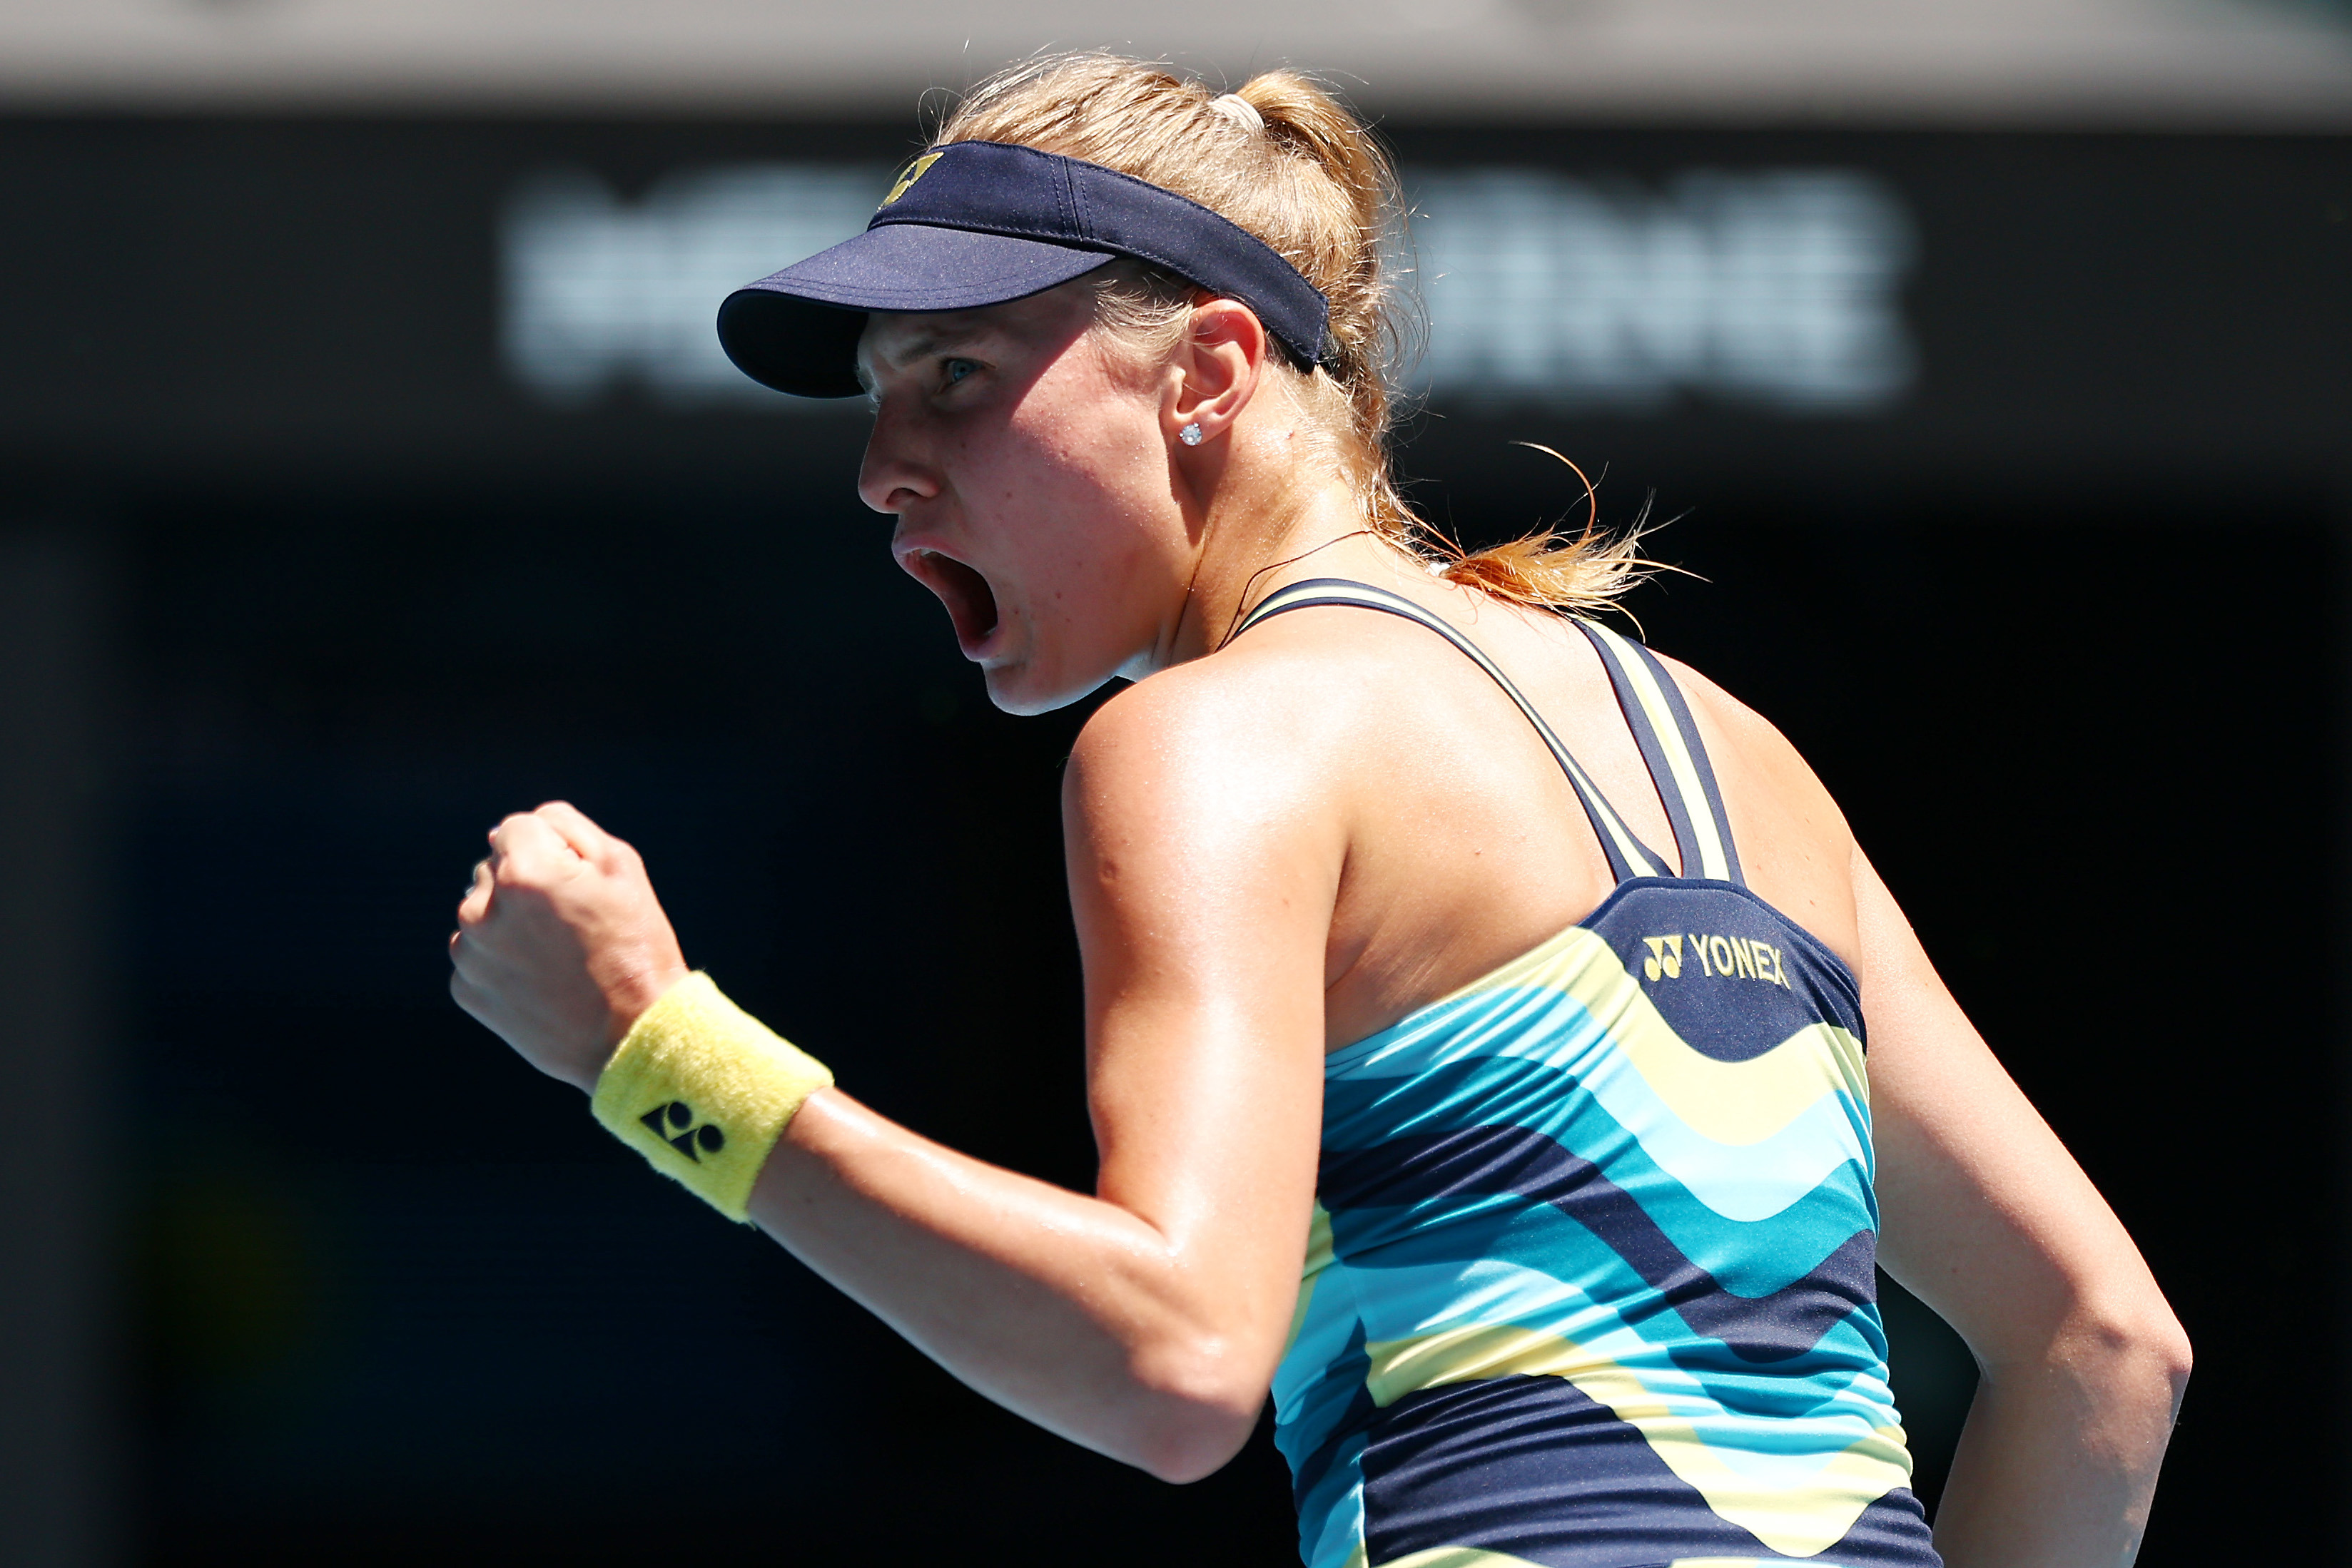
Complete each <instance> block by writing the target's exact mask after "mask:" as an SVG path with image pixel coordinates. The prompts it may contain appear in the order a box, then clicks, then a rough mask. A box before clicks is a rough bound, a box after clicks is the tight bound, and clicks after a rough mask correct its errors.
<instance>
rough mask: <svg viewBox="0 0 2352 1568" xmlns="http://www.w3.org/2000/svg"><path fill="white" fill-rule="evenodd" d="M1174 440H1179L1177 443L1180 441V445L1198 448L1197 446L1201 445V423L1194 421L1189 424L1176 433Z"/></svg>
mask: <svg viewBox="0 0 2352 1568" xmlns="http://www.w3.org/2000/svg"><path fill="white" fill-rule="evenodd" d="M1176 439H1177V440H1179V441H1181V442H1182V443H1183V444H1185V445H1187V446H1198V445H1200V444H1201V423H1200V421H1198V420H1194V421H1193V422H1192V423H1190V424H1188V425H1186V426H1185V427H1184V428H1183V429H1181V430H1180V431H1178V432H1177V433H1176Z"/></svg>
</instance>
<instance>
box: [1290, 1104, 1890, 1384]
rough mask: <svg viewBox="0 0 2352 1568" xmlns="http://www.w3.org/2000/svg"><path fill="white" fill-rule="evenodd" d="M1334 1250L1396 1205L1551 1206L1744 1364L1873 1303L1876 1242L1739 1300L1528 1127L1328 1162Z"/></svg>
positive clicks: (1420, 1140) (1851, 1245)
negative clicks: (1493, 1197)
mask: <svg viewBox="0 0 2352 1568" xmlns="http://www.w3.org/2000/svg"><path fill="white" fill-rule="evenodd" d="M1318 1188H1319V1193H1320V1196H1321V1197H1322V1202H1323V1205H1324V1207H1327V1208H1328V1209H1329V1210H1331V1217H1332V1239H1333V1244H1334V1246H1335V1247H1336V1246H1337V1245H1338V1244H1339V1235H1340V1218H1341V1216H1342V1215H1343V1214H1344V1213H1349V1212H1351V1211H1353V1210H1356V1209H1360V1208H1370V1207H1403V1206H1406V1205H1410V1204H1413V1203H1416V1202H1420V1201H1423V1200H1425V1199H1426V1198H1429V1197H1438V1196H1446V1195H1454V1194H1465V1193H1488V1194H1500V1193H1508V1194H1512V1195H1515V1196H1517V1197H1522V1198H1526V1199H1528V1200H1530V1201H1533V1202H1538V1203H1548V1204H1549V1205H1551V1206H1552V1207H1555V1208H1558V1209H1559V1210H1560V1211H1561V1212H1562V1213H1564V1214H1566V1215H1568V1216H1569V1218H1571V1219H1574V1220H1575V1221H1577V1223H1579V1224H1580V1225H1581V1226H1583V1227H1584V1228H1586V1229H1587V1230H1590V1231H1591V1232H1592V1234H1593V1235H1595V1236H1597V1237H1599V1238H1601V1240H1603V1241H1605V1242H1606V1243H1607V1244H1608V1246H1609V1249H1610V1250H1611V1251H1612V1252H1614V1253H1615V1254H1616V1255H1617V1256H1618V1257H1619V1258H1620V1259H1622V1260H1623V1261H1624V1263H1625V1264H1626V1265H1627V1266H1628V1267H1629V1268H1631V1269H1632V1270H1633V1271H1634V1272H1635V1273H1636V1274H1638V1275H1640V1276H1641V1279H1642V1281H1643V1283H1644V1284H1645V1285H1647V1286H1649V1288H1650V1289H1651V1290H1652V1291H1655V1292H1656V1294H1657V1302H1656V1306H1655V1307H1654V1308H1653V1309H1651V1310H1664V1309H1668V1308H1671V1309H1672V1310H1673V1311H1674V1312H1675V1313H1676V1314H1677V1315H1678V1316H1680V1317H1681V1319H1682V1320H1683V1322H1685V1323H1686V1324H1688V1325H1689V1327H1690V1328H1691V1329H1692V1331H1693V1332H1695V1333H1701V1334H1705V1335H1706V1336H1707V1337H1708V1338H1710V1339H1717V1340H1721V1341H1723V1342H1724V1343H1727V1344H1729V1345H1730V1346H1732V1348H1733V1349H1734V1351H1735V1352H1736V1353H1737V1354H1738V1355H1739V1356H1741V1357H1742V1358H1743V1359H1745V1360H1748V1361H1785V1360H1787V1359H1789V1358H1790V1357H1791V1356H1794V1355H1799V1354H1802V1353H1803V1352H1805V1351H1807V1350H1810V1349H1811V1348H1812V1346H1813V1345H1814V1344H1815V1343H1817V1342H1818V1341H1819V1340H1820V1339H1821V1337H1822V1335H1823V1334H1824V1333H1828V1332H1829V1331H1830V1329H1831V1328H1832V1327H1834V1326H1835V1325H1836V1324H1837V1323H1839V1322H1843V1321H1844V1319H1845V1318H1846V1317H1847V1315H1848V1314H1850V1313H1852V1312H1853V1311H1855V1309H1857V1308H1859V1307H1862V1306H1864V1305H1866V1304H1868V1303H1870V1302H1871V1301H1874V1299H1875V1298H1874V1292H1875V1289H1876V1282H1875V1279H1874V1275H1873V1273H1872V1264H1873V1262H1874V1260H1875V1258H1876V1256H1877V1237H1876V1235H1875V1234H1874V1232H1873V1231H1872V1230H1871V1229H1870V1228H1868V1226H1867V1225H1864V1227H1862V1228H1857V1229H1856V1230H1854V1231H1853V1233H1852V1234H1851V1235H1850V1236H1848V1237H1847V1238H1846V1239H1845V1240H1844V1241H1843V1242H1842V1243H1841V1244H1840V1245H1839V1246H1838V1248H1837V1249H1835V1250H1834V1251H1832V1252H1831V1253H1830V1254H1829V1255H1828V1256H1827V1257H1826V1258H1823V1259H1822V1260H1820V1261H1819V1262H1817V1263H1815V1264H1813V1265H1812V1266H1811V1268H1809V1269H1808V1270H1806V1271H1805V1272H1804V1274H1803V1275H1801V1277H1800V1278H1798V1279H1797V1280H1795V1281H1792V1282H1790V1284H1788V1285H1785V1286H1783V1287H1781V1288H1780V1290H1778V1291H1773V1292H1772V1293H1771V1294H1769V1295H1765V1296H1756V1297H1741V1296H1737V1295H1734V1294H1733V1293H1732V1292H1731V1291H1728V1290H1727V1289H1725V1288H1724V1287H1723V1285H1722V1284H1721V1283H1720V1282H1718V1281H1717V1279H1716V1278H1715V1276H1714V1275H1713V1274H1711V1273H1710V1272H1708V1271H1707V1270H1705V1269H1703V1268H1701V1267H1699V1266H1698V1265H1697V1264H1696V1263H1694V1262H1693V1261H1692V1260H1690V1259H1689V1258H1688V1257H1686V1256H1685V1254H1684V1252H1683V1251H1682V1249H1680V1248H1678V1247H1676V1246H1675V1244H1674V1241H1673V1239H1671V1238H1669V1237H1668V1236H1667V1235H1666V1233H1665V1232H1664V1230H1663V1229H1662V1228H1660V1227H1659V1225H1658V1222H1657V1221H1656V1220H1655V1219H1654V1218H1652V1217H1651V1216H1650V1214H1649V1213H1648V1212H1647V1211H1646V1210H1644V1209H1643V1207H1642V1206H1641V1204H1640V1203H1638V1202H1637V1201H1635V1200H1634V1198H1633V1195H1632V1194H1630V1193H1628V1192H1627V1191H1626V1190H1625V1189H1624V1188H1623V1187H1621V1186H1618V1185H1617V1184H1616V1183H1615V1182H1613V1181H1611V1180H1610V1179H1609V1178H1608V1177H1607V1176H1604V1175H1602V1174H1601V1168H1600V1167H1599V1166H1596V1165H1594V1164H1593V1163H1592V1162H1591V1161H1590V1160H1587V1159H1585V1158H1583V1157H1581V1156H1580V1155H1573V1154H1570V1152H1569V1151H1568V1150H1566V1149H1563V1148H1561V1147H1560V1146H1559V1145H1558V1144H1557V1143H1555V1142H1553V1141H1552V1140H1551V1139H1550V1138H1548V1137H1546V1136H1544V1135H1543V1134H1540V1133H1537V1132H1532V1131H1529V1130H1528V1129H1527V1128H1524V1127H1474V1128H1468V1129H1465V1130H1463V1131H1460V1132H1454V1133H1439V1134H1430V1135H1427V1136H1423V1137H1417V1138H1394V1139H1391V1140H1390V1141H1389V1142H1388V1143H1386V1144H1383V1145H1381V1146H1380V1147H1379V1148H1377V1149H1370V1150H1359V1151H1347V1152H1340V1153H1337V1154H1333V1155H1326V1156H1325V1159H1324V1162H1323V1171H1322V1176H1321V1179H1320V1181H1319V1183H1318Z"/></svg>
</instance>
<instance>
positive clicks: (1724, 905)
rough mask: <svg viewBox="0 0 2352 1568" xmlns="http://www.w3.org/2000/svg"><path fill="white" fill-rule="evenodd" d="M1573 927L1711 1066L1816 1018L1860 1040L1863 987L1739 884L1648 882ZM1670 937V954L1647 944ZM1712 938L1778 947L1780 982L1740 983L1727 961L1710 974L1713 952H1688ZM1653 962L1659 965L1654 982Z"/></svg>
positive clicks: (1772, 1042) (1626, 889)
mask: <svg viewBox="0 0 2352 1568" xmlns="http://www.w3.org/2000/svg"><path fill="white" fill-rule="evenodd" d="M1581 924H1582V925H1583V926H1584V928H1585V929H1586V930H1588V931H1591V933H1593V934H1594V935H1595V936H1599V937H1600V938H1601V940H1602V941H1604V942H1606V943H1608V944H1609V946H1610V949H1611V951H1612V952H1614V953H1615V954H1616V955H1617V957H1618V959H1619V961H1620V962H1622V964H1623V965H1624V966H1625V972H1626V973H1627V974H1629V975H1631V976H1633V978H1634V980H1635V981H1636V982H1637V983H1638V984H1639V985H1640V986H1641V988H1642V992H1643V995H1644V996H1646V997H1648V998H1650V1002H1651V1005H1653V1006H1654V1007H1655V1008H1656V1009H1658V1012H1659V1014H1660V1016H1662V1017H1664V1019H1665V1020H1666V1022H1667V1023H1669V1024H1671V1025H1673V1026H1674V1030H1675V1033H1676V1034H1678V1035H1680V1036H1682V1038H1683V1040H1684V1042H1685V1044H1687V1045H1688V1046H1689V1047H1690V1048H1691V1049H1692V1050H1693V1051H1698V1052H1700V1053H1701V1054H1702V1055H1706V1056H1710V1057H1713V1058H1714V1059H1715V1060H1716V1061H1747V1060H1748V1059H1749V1058H1750V1057H1755V1056H1761V1055H1762V1054H1763V1053H1764V1052H1766V1051H1769V1050H1771V1049H1772V1048H1773V1047H1774V1046H1776V1045H1778V1044H1780V1042H1781V1041H1782V1040H1786V1039H1788V1038H1789V1037H1790V1035H1792V1034H1794V1033H1796V1032H1797V1030H1801V1029H1803V1028H1804V1027H1805V1026H1806V1025H1808V1024H1812V1023H1819V1022H1822V1021H1823V1020H1824V1019H1826V1020H1827V1021H1829V1022H1831V1023H1834V1024H1836V1025H1838V1026H1839V1027H1840V1028H1842V1029H1843V1030H1845V1031H1846V1032H1847V1033H1849V1034H1851V1035H1853V1037H1854V1038H1855V1039H1856V1040H1860V1039H1862V1038H1863V1024H1862V989H1861V987H1860V986H1859V985H1858V984H1856V982H1855V980H1854V978H1853V971H1852V970H1850V969H1848V968H1847V967H1845V963H1844V961H1843V959H1841V958H1839V957H1838V956H1837V955H1836V954H1834V953H1832V952H1831V951H1830V950H1829V949H1828V948H1827V947H1824V946H1822V944H1821V940H1820V938H1818V937H1816V936H1813V935H1812V934H1811V932H1809V931H1807V930H1805V929H1804V928H1803V927H1802V926H1801V925H1797V924H1796V923H1795V922H1793V921H1791V920H1790V919H1789V918H1788V916H1786V915H1782V914H1781V913H1780V911H1779V910H1777V909H1774V908H1773V907H1772V906H1771V905H1770V904H1766V903H1765V902H1764V901H1763V900H1762V899H1760V898H1759V897H1757V896H1756V895H1755V894H1752V893H1750V892H1748V890H1747V889H1746V888H1744V887H1733V886H1732V885H1731V884H1729V883H1721V882H1696V881H1690V880H1686V879H1684V878H1679V877H1675V878H1665V877H1648V878H1644V879H1643V880H1641V881H1638V882H1629V883H1623V884H1622V885H1621V886H1620V887H1619V888H1618V889H1617V891H1616V893H1615V894H1612V895H1611V896H1610V898H1609V899H1608V900H1606V901H1605V902H1604V903H1603V904H1601V907H1600V908H1598V909H1596V910H1594V911H1593V912H1592V913H1591V915H1587V916H1586V917H1585V918H1584V920H1583V921H1582V922H1581ZM1673 936H1680V937H1681V938H1682V943H1681V945H1680V948H1679V951H1677V950H1676V949H1675V948H1674V947H1673V946H1668V947H1667V948H1666V950H1665V952H1664V954H1660V953H1658V952H1655V951H1654V950H1653V949H1652V947H1651V946H1650V941H1651V939H1652V938H1656V939H1657V940H1658V941H1660V942H1661V943H1664V942H1665V941H1666V939H1667V938H1669V937H1673ZM1713 936H1722V937H1725V938H1727V939H1730V938H1746V939H1748V940H1750V941H1762V942H1765V943H1768V944H1769V945H1770V946H1772V947H1774V948H1776V949H1778V950H1779V953H1780V963H1779V965H1778V966H1777V969H1776V972H1777V973H1778V974H1779V975H1780V977H1784V978H1786V979H1787V981H1788V982H1789V983H1788V985H1787V986H1786V987H1782V986H1780V985H1776V984H1774V983H1772V982H1771V981H1769V980H1765V979H1750V978H1748V977H1745V976H1742V975H1741V974H1739V973H1738V967H1737V965H1736V963H1735V965H1734V967H1733V969H1732V972H1731V973H1730V974H1728V975H1718V974H1714V973H1711V971H1712V970H1714V969H1715V967H1716V963H1717V957H1718V956H1719V955H1718V954H1717V953H1715V952H1712V951H1710V952H1709V953H1707V954H1704V955H1703V954H1701V953H1700V952H1699V951H1697V946H1698V944H1699V943H1702V942H1705V941H1706V939H1707V938H1709V937H1713ZM1669 959H1670V960H1671V965H1670V966H1668V965H1667V960H1669ZM1654 962H1656V963H1658V964H1660V965H1661V966H1662V967H1660V968H1659V970H1658V973H1657V974H1656V976H1655V977H1652V975H1651V972H1650V970H1651V966H1652V964H1653V963H1654ZM1668 967H1671V968H1673V969H1675V970H1678V971H1679V973H1678V974H1674V973H1669V972H1668Z"/></svg>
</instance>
